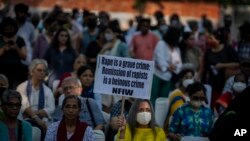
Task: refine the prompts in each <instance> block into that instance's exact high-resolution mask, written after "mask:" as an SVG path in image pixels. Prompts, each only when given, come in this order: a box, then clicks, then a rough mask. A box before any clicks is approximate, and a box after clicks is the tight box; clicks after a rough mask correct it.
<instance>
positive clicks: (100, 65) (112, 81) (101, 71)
mask: <svg viewBox="0 0 250 141" xmlns="http://www.w3.org/2000/svg"><path fill="white" fill-rule="evenodd" d="M153 68H154V63H153V62H152V61H145V60H138V59H131V58H122V57H114V56H105V55H99V56H98V62H97V68H96V76H95V86H94V92H95V93H102V94H111V95H121V96H128V97H135V98H143V99H149V98H150V93H151V85H152V79H153Z"/></svg>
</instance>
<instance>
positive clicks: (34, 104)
mask: <svg viewBox="0 0 250 141" xmlns="http://www.w3.org/2000/svg"><path fill="white" fill-rule="evenodd" d="M27 84H28V81H25V82H23V83H21V84H20V85H18V87H17V91H18V92H20V94H21V96H22V107H21V113H23V112H24V110H25V109H26V108H29V107H31V108H32V109H33V110H38V103H39V90H36V89H34V87H32V90H31V95H30V101H29V98H28V96H27V91H26V90H27ZM43 88H44V97H45V99H44V102H45V103H44V109H43V110H44V111H46V113H47V115H48V118H49V119H51V115H52V114H53V113H54V110H55V99H54V95H53V93H52V91H51V89H50V88H49V87H47V86H46V85H44V84H43ZM43 120H44V121H48V119H47V118H44V119H43Z"/></svg>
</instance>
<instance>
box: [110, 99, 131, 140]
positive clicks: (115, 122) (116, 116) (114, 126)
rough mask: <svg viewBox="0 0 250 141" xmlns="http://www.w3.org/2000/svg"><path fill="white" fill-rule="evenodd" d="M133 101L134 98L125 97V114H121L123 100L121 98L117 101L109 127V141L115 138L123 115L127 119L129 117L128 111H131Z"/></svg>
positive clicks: (112, 110)
mask: <svg viewBox="0 0 250 141" xmlns="http://www.w3.org/2000/svg"><path fill="white" fill-rule="evenodd" d="M133 102H134V99H133V98H128V99H125V101H124V111H123V115H121V109H122V100H119V101H118V102H116V103H115V105H114V106H113V107H112V108H111V112H110V126H109V129H108V133H107V137H106V140H108V141H113V140H114V137H115V135H116V133H117V131H118V129H119V127H120V126H121V125H120V123H121V120H122V119H123V117H125V119H127V118H128V113H129V110H130V108H131V106H132V104H133Z"/></svg>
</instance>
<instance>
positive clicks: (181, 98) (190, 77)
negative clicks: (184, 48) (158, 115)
mask: <svg viewBox="0 0 250 141" xmlns="http://www.w3.org/2000/svg"><path fill="white" fill-rule="evenodd" d="M179 78H180V80H179V82H180V84H179V88H177V89H175V90H174V91H173V92H172V93H171V94H170V97H169V103H170V104H169V112H168V114H167V118H166V120H165V126H164V130H165V132H166V133H167V131H168V127H169V120H170V118H171V117H172V115H173V113H174V111H175V110H176V109H177V108H179V107H180V106H181V105H183V104H184V103H186V102H187V101H189V97H188V94H187V91H186V90H187V87H188V86H189V85H190V84H192V83H194V70H193V69H191V68H186V69H185V68H184V67H183V68H182V71H181V72H180V74H179Z"/></svg>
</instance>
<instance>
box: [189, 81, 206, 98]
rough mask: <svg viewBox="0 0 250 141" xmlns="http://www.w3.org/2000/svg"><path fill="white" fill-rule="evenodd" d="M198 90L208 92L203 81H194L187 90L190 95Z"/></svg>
mask: <svg viewBox="0 0 250 141" xmlns="http://www.w3.org/2000/svg"><path fill="white" fill-rule="evenodd" d="M198 91H203V92H204V94H205V93H206V88H205V87H204V85H203V84H202V83H201V82H194V83H193V84H190V85H189V86H188V87H187V92H188V95H189V96H192V95H193V94H194V93H196V92H198ZM205 95H206V94H205Z"/></svg>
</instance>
